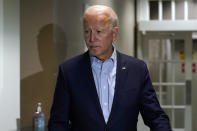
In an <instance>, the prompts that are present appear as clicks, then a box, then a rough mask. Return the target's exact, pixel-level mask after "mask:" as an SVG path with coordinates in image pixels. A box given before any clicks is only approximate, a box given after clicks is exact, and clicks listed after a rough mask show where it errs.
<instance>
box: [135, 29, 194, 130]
mask: <svg viewBox="0 0 197 131" xmlns="http://www.w3.org/2000/svg"><path fill="white" fill-rule="evenodd" d="M139 47H141V49H142V51H141V52H138V55H139V56H141V58H142V59H143V60H145V61H146V63H147V65H148V68H149V72H150V77H151V80H152V82H153V86H154V88H155V91H156V93H157V97H158V100H159V101H160V104H161V107H162V108H163V109H164V111H165V112H166V113H167V115H168V116H169V118H170V122H171V126H172V128H173V131H191V126H192V117H191V80H192V34H191V32H147V33H145V34H143V35H141V45H139ZM138 51H139V49H138Z"/></svg>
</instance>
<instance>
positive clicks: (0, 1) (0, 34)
mask: <svg viewBox="0 0 197 131" xmlns="http://www.w3.org/2000/svg"><path fill="white" fill-rule="evenodd" d="M2 88H3V0H0V96H1V92H2V91H1V90H2ZM0 103H1V99H0Z"/></svg>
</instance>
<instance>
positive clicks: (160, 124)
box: [140, 63, 172, 131]
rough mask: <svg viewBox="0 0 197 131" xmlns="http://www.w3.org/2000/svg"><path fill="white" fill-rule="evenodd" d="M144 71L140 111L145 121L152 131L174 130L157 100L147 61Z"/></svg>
mask: <svg viewBox="0 0 197 131" xmlns="http://www.w3.org/2000/svg"><path fill="white" fill-rule="evenodd" d="M142 71H143V73H142V74H143V75H142V80H143V84H142V92H141V93H142V94H141V106H140V112H141V115H142V117H143V120H144V123H145V124H146V125H147V126H149V127H150V129H151V131H172V130H171V127H170V123H169V119H168V116H167V115H166V114H165V112H164V111H163V110H162V109H161V107H160V105H159V102H158V100H157V97H156V93H155V90H154V88H153V86H152V82H151V80H150V77H149V72H148V69H147V66H146V64H145V63H144V67H143V70H142Z"/></svg>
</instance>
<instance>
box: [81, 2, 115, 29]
mask: <svg viewBox="0 0 197 131" xmlns="http://www.w3.org/2000/svg"><path fill="white" fill-rule="evenodd" d="M92 9H93V10H109V12H108V13H109V17H110V23H111V25H112V27H116V26H118V16H117V14H116V13H115V11H114V10H113V9H112V8H111V7H108V6H105V5H93V6H90V7H88V8H87V9H86V10H85V12H84V16H83V18H84V17H85V15H86V13H88V12H89V11H91V10H92Z"/></svg>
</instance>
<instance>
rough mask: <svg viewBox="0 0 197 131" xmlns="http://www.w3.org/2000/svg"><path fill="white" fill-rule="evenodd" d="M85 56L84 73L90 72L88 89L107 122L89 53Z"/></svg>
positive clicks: (97, 108)
mask: <svg viewBox="0 0 197 131" xmlns="http://www.w3.org/2000/svg"><path fill="white" fill-rule="evenodd" d="M84 55H85V64H84V65H85V70H84V71H87V72H88V73H87V80H86V81H87V82H88V83H89V87H88V88H89V89H88V90H89V91H90V93H89V94H90V95H91V98H92V99H93V101H94V104H95V106H94V107H96V110H97V112H98V113H99V115H100V116H101V118H102V119H103V120H102V121H104V122H105V119H104V116H103V112H102V108H101V105H100V101H99V96H98V93H97V90H96V85H95V82H94V77H93V73H92V68H91V62H90V57H89V54H88V52H86V53H85V54H84ZM94 107H93V108H94Z"/></svg>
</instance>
